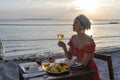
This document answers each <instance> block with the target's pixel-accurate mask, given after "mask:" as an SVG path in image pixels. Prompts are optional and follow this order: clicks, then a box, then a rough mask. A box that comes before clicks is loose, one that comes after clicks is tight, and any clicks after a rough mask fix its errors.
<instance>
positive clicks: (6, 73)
mask: <svg viewBox="0 0 120 80" xmlns="http://www.w3.org/2000/svg"><path fill="white" fill-rule="evenodd" d="M107 53H110V52H107ZM111 56H112V62H113V70H114V78H115V80H120V51H117V52H115V53H113V52H112V53H111ZM22 57H23V56H22ZM28 57H29V58H27V59H26V58H25V57H24V59H22V58H20V57H19V58H16V59H13V60H6V61H4V62H3V61H0V80H19V75H18V64H19V63H22V62H28V61H34V60H35V58H34V57H35V55H31V56H28ZM39 57H41V58H42V56H39ZM58 57H64V56H61V55H59V56H58ZM95 61H96V63H97V65H98V69H99V74H100V78H101V80H110V79H109V72H108V67H107V62H105V61H102V60H98V59H95Z"/></svg>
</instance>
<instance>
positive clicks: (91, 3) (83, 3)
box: [73, 0, 101, 13]
mask: <svg viewBox="0 0 120 80" xmlns="http://www.w3.org/2000/svg"><path fill="white" fill-rule="evenodd" d="M73 5H74V6H75V8H76V9H77V10H81V11H84V12H89V13H92V12H95V11H96V10H97V9H98V8H99V7H100V6H101V4H100V2H98V0H74V2H73Z"/></svg>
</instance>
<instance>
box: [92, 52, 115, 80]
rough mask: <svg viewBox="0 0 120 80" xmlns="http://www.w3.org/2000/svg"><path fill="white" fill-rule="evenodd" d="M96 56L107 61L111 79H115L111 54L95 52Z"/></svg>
mask: <svg viewBox="0 0 120 80" xmlns="http://www.w3.org/2000/svg"><path fill="white" fill-rule="evenodd" d="M94 58H96V59H100V60H104V61H107V64H108V69H109V76H110V80H114V73H113V67H112V59H111V55H105V54H98V53H94Z"/></svg>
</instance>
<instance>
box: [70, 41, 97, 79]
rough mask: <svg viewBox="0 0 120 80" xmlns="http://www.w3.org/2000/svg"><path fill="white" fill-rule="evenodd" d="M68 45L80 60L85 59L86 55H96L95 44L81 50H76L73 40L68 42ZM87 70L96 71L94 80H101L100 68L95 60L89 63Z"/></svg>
mask: <svg viewBox="0 0 120 80" xmlns="http://www.w3.org/2000/svg"><path fill="white" fill-rule="evenodd" d="M68 45H69V46H70V48H71V53H72V54H73V55H75V56H77V57H79V58H83V55H84V53H88V54H94V51H95V43H93V44H87V45H85V46H83V47H82V48H81V49H78V48H75V47H74V45H73V43H72V41H71V40H70V41H69V42H68ZM87 68H88V69H92V70H95V73H94V80H99V74H98V68H97V65H96V63H95V62H94V60H91V61H90V62H89V63H88V65H87Z"/></svg>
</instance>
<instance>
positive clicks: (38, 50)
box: [0, 19, 120, 56]
mask: <svg viewBox="0 0 120 80" xmlns="http://www.w3.org/2000/svg"><path fill="white" fill-rule="evenodd" d="M91 22H92V26H91V27H92V28H91V30H89V31H88V33H90V35H92V37H93V39H94V41H95V43H96V51H98V52H99V51H119V50H120V20H91ZM72 24H73V20H67V19H66V20H57V19H0V39H1V40H2V42H3V45H4V48H5V54H4V56H16V55H18V56H19V55H29V54H40V55H45V53H46V52H52V53H55V54H58V53H64V52H63V50H62V48H61V47H58V41H59V40H58V39H57V35H58V34H59V33H62V34H64V38H63V40H62V41H64V42H65V43H66V44H67V43H68V41H69V39H70V38H71V36H72V35H74V34H76V32H73V28H72ZM67 48H69V46H67Z"/></svg>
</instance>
